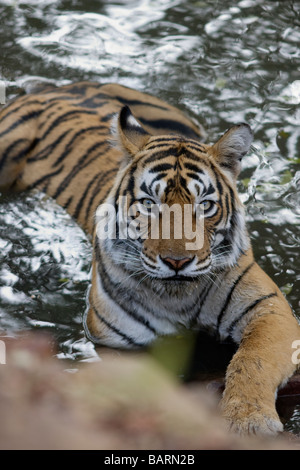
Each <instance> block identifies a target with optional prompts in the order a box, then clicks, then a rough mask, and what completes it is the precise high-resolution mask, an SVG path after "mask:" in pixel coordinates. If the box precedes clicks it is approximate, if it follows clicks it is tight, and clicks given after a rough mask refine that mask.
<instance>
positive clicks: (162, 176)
mask: <svg viewBox="0 0 300 470" xmlns="http://www.w3.org/2000/svg"><path fill="white" fill-rule="evenodd" d="M167 174H168V173H159V174H158V175H156V176H155V178H153V180H152V181H151V183H150V186H149V191H150V192H151V194H152V195H153V191H152V187H153V185H154V183H156V182H157V181H160V180H162V179H163V178H165V177H166V176H167Z"/></svg>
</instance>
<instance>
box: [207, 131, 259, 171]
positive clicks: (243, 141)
mask: <svg viewBox="0 0 300 470" xmlns="http://www.w3.org/2000/svg"><path fill="white" fill-rule="evenodd" d="M252 140H253V132H252V130H251V127H250V126H249V125H248V124H244V123H242V124H237V125H236V126H234V127H231V128H230V129H229V130H228V131H227V132H225V134H224V135H223V136H222V137H221V138H220V139H219V140H218V142H217V143H215V144H214V145H213V146H212V152H213V155H214V157H215V159H216V161H217V163H218V164H219V165H220V166H221V168H222V169H223V170H224V171H225V172H226V173H229V174H230V176H233V178H234V179H236V178H237V177H238V175H239V173H240V171H241V160H242V158H243V157H244V156H245V155H246V153H247V152H248V151H249V149H250V146H251V143H252Z"/></svg>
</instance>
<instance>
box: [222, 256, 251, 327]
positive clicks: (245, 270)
mask: <svg viewBox="0 0 300 470" xmlns="http://www.w3.org/2000/svg"><path fill="white" fill-rule="evenodd" d="M254 264H255V261H253V262H252V263H250V264H249V265H248V266H247V267H246V268H245V269H244V270H243V272H242V273H241V274H240V275H239V277H238V278H237V279H236V280H235V281H234V283H233V285H232V286H231V289H230V291H229V292H228V294H227V297H226V300H225V303H224V305H223V308H222V309H221V311H220V313H219V316H218V319H217V329H219V327H220V324H221V321H222V319H223V317H224V315H225V313H226V310H227V307H228V305H229V302H230V301H231V298H232V294H233V292H234V290H235V288H236V286H237V285H238V283H239V282H240V281H241V280H242V279H243V277H244V276H245V275H246V274H247V273H248V271H249V270H250V269H251V268H252V266H254Z"/></svg>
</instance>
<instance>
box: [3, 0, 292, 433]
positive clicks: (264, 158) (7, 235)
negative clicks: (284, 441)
mask: <svg viewBox="0 0 300 470" xmlns="http://www.w3.org/2000/svg"><path fill="white" fill-rule="evenodd" d="M0 17H1V30H0V43H1V56H0V57H1V58H0V80H4V82H5V84H6V95H7V99H9V98H11V97H13V96H16V95H18V94H20V93H23V92H24V88H26V86H27V85H28V84H29V83H30V82H32V80H39V81H40V80H43V81H51V82H54V83H56V84H58V85H60V84H65V83H69V82H71V81H76V80H97V81H100V82H103V83H104V82H111V81H116V82H119V83H121V84H124V85H127V86H130V87H133V88H134V87H136V88H138V89H140V90H142V91H147V92H150V93H152V94H154V95H157V96H158V97H160V98H162V99H165V100H167V101H169V102H170V103H171V104H173V105H175V106H178V107H180V108H181V109H182V110H184V111H185V112H187V113H188V114H189V115H190V116H192V117H196V118H197V119H198V121H199V122H200V123H201V124H202V125H203V126H204V127H205V129H206V130H207V133H208V141H215V140H216V139H217V138H218V137H219V136H220V135H221V134H222V133H223V132H224V131H225V130H226V129H227V128H228V127H229V126H230V125H232V124H234V123H237V122H241V121H247V122H248V123H249V124H250V125H251V126H252V128H253V130H254V133H255V140H254V145H253V148H252V151H251V153H250V155H249V156H248V157H247V158H245V159H244V161H243V171H242V174H241V177H240V181H239V192H240V194H241V197H242V200H243V202H244V203H245V205H246V209H247V219H248V224H249V229H250V233H251V237H252V243H253V246H254V251H255V255H256V258H257V259H258V260H259V262H260V265H261V266H262V267H263V268H264V269H265V270H266V271H267V273H268V274H269V275H270V276H271V277H272V278H273V279H274V280H275V281H276V283H277V284H278V285H279V287H280V288H281V289H282V290H283V291H284V293H285V294H286V295H287V298H288V301H289V302H290V304H291V305H292V307H293V309H294V311H295V313H296V315H298V316H300V305H299V291H300V283H299V280H300V275H299V267H300V258H299V246H300V230H299V220H300V196H299V194H300V193H299V189H300V152H299V150H300V110H299V103H300V80H299V78H300V76H299V66H300V49H299V44H300V5H299V2H297V1H285V2H276V1H265V0H255V1H254V0H241V1H237V2H230V1H227V0H222V1H185V2H184V1H176V0H136V1H127V0H126V1H121V0H120V1H118V2H108V1H97V0H89V1H83V0H73V1H71V0H70V1H67V0H61V1H55V0H54V1H52V0H45V1H43V2H38V1H37V0H31V1H30V0H29V1H25V2H22V1H18V0H15V1H10V0H0ZM0 202H1V204H0V230H1V232H0V248H1V250H0V261H1V265H0V329H1V330H3V331H5V333H6V334H8V335H17V334H18V333H19V332H21V331H24V329H25V330H26V329H35V330H37V329H43V330H49V331H51V332H52V334H53V335H54V337H55V339H56V340H57V342H58V357H60V358H67V359H71V360H74V361H81V360H93V359H95V357H96V356H97V354H96V352H95V350H94V347H93V345H92V344H91V343H90V342H88V341H86V339H85V338H84V334H83V330H82V325H81V315H82V312H83V310H84V306H85V295H86V288H87V286H88V283H89V268H90V257H91V255H90V246H89V240H88V239H87V237H86V236H85V235H84V233H83V232H82V231H81V230H80V228H78V227H77V225H76V224H75V223H74V222H73V221H72V219H71V218H70V217H69V216H68V215H67V214H66V213H65V212H64V211H63V210H62V209H61V208H59V207H58V206H57V205H56V204H55V203H54V202H53V201H52V200H51V199H49V198H46V197H45V196H43V195H40V194H30V195H24V194H23V195H20V196H17V197H16V196H13V197H4V196H2V198H1V200H0ZM299 413H300V407H299V405H298V406H296V408H295V410H294V413H293V416H292V417H291V419H290V420H289V421H288V423H287V428H288V429H291V430H292V431H294V432H299V431H300V424H299Z"/></svg>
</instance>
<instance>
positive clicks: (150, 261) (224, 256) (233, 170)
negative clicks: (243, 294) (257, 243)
mask: <svg viewBox="0 0 300 470" xmlns="http://www.w3.org/2000/svg"><path fill="white" fill-rule="evenodd" d="M118 132H119V142H120V144H121V146H122V148H123V152H126V156H125V161H124V164H123V168H121V170H120V174H119V178H118V181H117V184H116V185H115V187H114V189H113V191H112V193H111V195H110V198H109V200H110V201H111V202H112V203H113V204H114V207H115V208H116V213H117V221H118V222H117V223H118V225H117V230H116V237H115V238H114V239H111V240H109V241H108V242H107V244H106V246H107V247H109V251H110V256H111V257H112V259H113V260H115V262H116V263H118V264H119V265H122V264H123V265H124V267H125V268H126V271H131V272H132V273H133V275H134V273H136V275H137V276H139V277H141V278H142V277H143V276H145V277H149V278H152V279H159V280H169V281H193V280H195V279H197V278H199V276H201V275H203V274H205V273H208V272H211V271H215V270H216V269H222V268H224V267H227V266H233V265H234V264H235V263H236V262H237V259H238V258H239V256H240V255H241V254H242V252H244V251H246V250H247V249H248V247H249V240H248V235H247V231H246V228H245V219H244V211H243V206H242V203H241V202H240V200H239V198H238V195H237V192H236V187H235V179H236V177H237V175H238V173H239V170H240V168H239V167H240V160H241V158H242V156H243V155H245V153H246V152H247V151H248V150H249V147H250V144H251V141H252V132H251V130H250V128H249V126H248V125H246V124H242V125H239V126H235V127H234V128H233V129H231V130H230V131H228V132H227V133H226V134H225V135H224V136H223V137H222V138H221V139H220V140H219V141H218V142H217V143H216V144H215V145H212V146H209V145H204V144H201V143H199V142H197V141H194V140H190V139H185V138H183V137H180V136H170V135H169V136H151V135H149V134H148V133H147V132H146V131H145V130H144V129H143V127H142V126H141V125H140V124H139V123H138V122H137V121H136V120H135V118H134V117H133V115H132V114H131V112H130V110H129V108H123V109H122V111H121V113H120V116H119V122H118ZM121 212H122V214H123V215H122V217H121V218H120V217H119V215H120V213H121ZM124 213H125V214H126V217H125V218H124ZM120 220H123V228H124V225H125V228H126V234H125V235H124V233H123V234H122V233H121V231H122V230H121V226H120Z"/></svg>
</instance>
